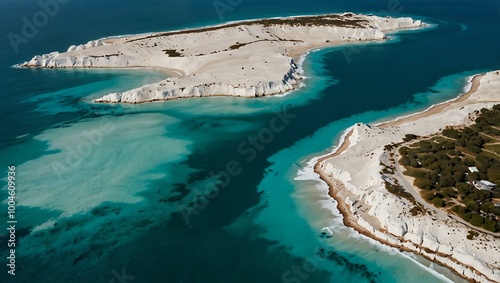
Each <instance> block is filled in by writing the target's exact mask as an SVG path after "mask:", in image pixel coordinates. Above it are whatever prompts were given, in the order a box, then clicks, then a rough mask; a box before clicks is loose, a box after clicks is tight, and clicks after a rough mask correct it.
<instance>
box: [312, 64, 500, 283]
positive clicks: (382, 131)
mask: <svg viewBox="0 0 500 283" xmlns="http://www.w3.org/2000/svg"><path fill="white" fill-rule="evenodd" d="M498 91H500V72H499V71H494V72H489V73H487V74H486V75H484V76H483V77H482V78H481V79H480V85H479V88H478V89H477V91H475V92H473V93H472V94H471V95H470V97H469V98H468V99H467V100H465V101H458V102H450V103H448V104H445V105H444V106H443V110H441V112H439V113H433V114H429V115H421V117H416V116H415V118H411V117H409V118H408V120H402V121H401V122H400V123H399V124H398V123H396V122H397V121H396V122H392V123H393V124H394V125H390V126H382V127H378V126H369V125H366V124H361V123H360V124H356V125H355V126H353V128H352V132H351V134H350V136H349V137H348V141H349V147H348V148H347V149H346V150H344V151H343V152H341V153H340V154H338V155H337V156H334V157H330V158H329V157H327V158H325V159H324V160H322V161H320V162H319V163H318V168H319V172H321V174H323V176H324V178H326V179H327V180H332V181H337V182H340V183H339V184H341V185H342V186H339V187H337V188H336V196H337V198H338V199H339V200H340V201H341V202H342V203H344V204H347V205H348V207H349V210H350V212H349V214H350V215H351V216H352V218H353V219H354V221H355V225H358V226H359V227H362V228H363V229H366V230H367V231H368V232H370V233H371V234H372V235H373V236H374V237H375V238H376V239H378V240H380V241H383V242H386V243H388V244H390V245H393V246H395V247H399V248H403V249H407V250H409V251H413V252H416V253H419V254H422V255H424V256H426V257H427V258H429V259H431V260H434V261H436V262H439V263H441V264H444V265H446V266H448V267H450V268H451V269H453V270H455V271H456V272H457V273H458V274H460V275H461V276H464V277H466V278H468V279H470V280H475V281H477V282H500V238H499V235H500V234H499V233H497V235H496V236H495V235H490V234H487V233H479V234H480V235H479V236H478V237H477V238H476V239H474V240H469V239H467V235H468V233H469V231H471V230H473V229H472V228H470V227H468V226H466V225H465V224H464V223H462V222H460V221H457V220H455V219H454V218H452V216H451V215H448V214H447V213H445V212H442V211H439V210H437V209H433V210H430V209H429V210H427V211H429V212H430V213H419V214H417V215H413V214H412V213H411V211H410V210H411V209H412V208H413V207H414V204H413V203H411V202H410V201H409V200H407V199H405V198H401V197H398V196H396V195H394V194H392V193H390V192H389V191H387V189H386V188H385V182H386V181H385V179H384V176H383V175H382V174H381V171H382V169H383V166H381V164H387V162H388V160H389V154H388V151H387V150H386V149H385V148H384V146H385V145H389V144H391V143H397V142H401V141H402V139H403V137H404V136H405V135H406V134H415V135H419V136H427V135H430V134H433V133H436V132H439V131H440V130H441V129H443V128H444V127H445V126H459V125H467V124H469V123H471V119H470V117H469V114H470V113H473V112H474V111H477V110H480V109H482V108H491V107H493V105H495V104H497V103H499V102H500V96H499V95H498ZM400 184H402V183H401V180H400ZM429 206H432V205H429ZM424 207H425V204H424Z"/></svg>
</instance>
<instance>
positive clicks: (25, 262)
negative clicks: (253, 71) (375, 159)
mask: <svg viewBox="0 0 500 283" xmlns="http://www.w3.org/2000/svg"><path fill="white" fill-rule="evenodd" d="M61 2H63V1H61ZM351 2H353V1H336V2H333V1H332V2H331V3H330V2H327V1H309V2H308V3H307V4H305V3H304V2H303V1H295V0H294V1H290V0H289V1H281V0H275V1H260V0H259V1H251V0H243V1H230V2H229V1H222V0H221V1H219V2H211V1H201V0H188V1H183V2H181V1H179V2H166V1H163V2H162V1H152V0H151V1H150V0H147V1H142V2H139V1H135V2H134V1H116V0H113V1H105V2H103V1H94V0H91V1H83V0H72V1H68V2H67V3H66V4H60V5H59V11H58V12H57V13H55V14H54V15H53V16H50V17H49V18H48V21H47V23H46V25H44V26H43V27H40V28H39V29H38V31H37V32H36V35H34V36H33V37H32V38H30V39H29V40H27V41H28V42H26V43H22V44H20V45H19V46H18V52H17V53H16V52H15V50H14V49H13V47H12V44H10V42H9V40H8V34H9V33H10V32H13V33H16V34H21V33H22V27H23V17H26V19H28V20H31V19H32V18H33V15H35V14H36V13H37V12H39V11H41V10H42V8H41V7H40V4H39V3H37V2H36V1H11V0H4V1H2V2H1V3H0V7H1V8H2V9H1V10H0V11H2V17H1V21H2V22H1V23H2V24H1V25H0V30H1V35H2V36H3V38H4V40H2V41H0V44H1V45H0V48H1V52H0V74H1V76H0V81H1V82H2V88H1V89H0V97H1V99H2V103H1V104H0V111H1V113H2V119H1V120H0V125H1V127H0V134H1V135H0V166H1V167H2V168H4V169H2V172H4V173H3V174H4V176H0V178H1V179H2V181H1V184H0V186H1V187H2V191H1V193H0V196H1V197H2V203H1V205H0V215H2V218H1V219H0V221H1V222H0V227H2V228H1V230H0V231H1V232H0V253H1V257H0V258H1V262H2V269H1V270H0V282H184V283H189V282H285V283H288V282H294V283H296V282H450V281H452V282H463V281H462V280H461V279H460V278H458V277H457V276H455V275H454V274H452V273H451V272H450V271H448V270H447V269H444V268H442V267H440V266H438V265H435V264H433V263H431V262H429V261H427V260H425V259H423V258H421V257H418V256H414V255H411V254H402V253H400V252H399V251H397V250H395V249H391V248H388V247H384V246H382V245H380V244H377V243H376V242H374V241H372V240H369V239H366V238H364V237H361V236H359V235H357V233H355V232H354V231H353V230H352V229H350V228H346V227H344V226H343V225H342V221H341V217H340V215H339V213H338V211H336V209H335V203H334V202H333V200H331V199H329V198H328V196H327V195H326V187H325V185H324V184H322V183H321V182H318V181H317V179H316V177H315V176H314V175H313V174H311V168H310V166H311V162H310V160H311V158H313V157H314V156H318V155H322V154H325V153H326V149H329V148H330V149H331V148H332V146H333V145H334V144H335V142H336V141H338V139H339V138H340V136H341V135H342V133H343V132H344V131H345V129H346V128H348V127H349V126H351V125H352V124H354V123H356V122H366V123H373V122H377V121H381V120H385V119H390V118H394V117H397V116H401V115H406V114H408V113H411V112H415V111H421V110H423V109H425V108H427V107H429V106H430V105H432V104H435V103H440V102H443V101H446V100H449V99H452V98H454V97H456V95H457V94H458V93H461V92H462V91H463V89H464V87H465V86H466V82H467V77H468V76H470V75H472V74H475V73H478V72H484V71H488V70H494V69H500V53H499V52H498V50H500V37H498V31H499V30H500V29H499V28H500V3H499V2H498V1H487V0H480V1H443V0H441V1H428V0H426V1H400V2H398V3H399V4H398V6H397V7H398V8H397V9H396V10H397V12H398V13H395V12H394V11H395V10H394V9H390V10H391V11H392V13H391V11H388V5H389V4H390V3H395V2H394V1H378V0H377V1H368V0H366V1H356V2H355V3H351ZM214 3H225V4H227V5H229V6H226V7H230V9H228V10H226V11H225V12H224V13H222V14H220V13H219V14H218V13H217V9H216V8H214ZM391 5H392V4H391ZM344 11H354V12H365V13H378V14H384V15H390V14H393V15H395V16H399V15H401V16H407V15H409V16H413V17H415V18H419V19H422V20H424V21H426V22H428V23H431V24H432V27H431V28H428V29H425V30H419V31H407V32H400V33H396V34H392V35H391V40H389V41H387V42H385V43H383V44H381V43H372V44H365V45H355V46H340V47H335V48H328V49H323V50H320V51H315V52H312V53H310V54H309V55H308V56H307V57H306V59H305V61H304V64H303V68H304V70H305V72H306V75H307V76H308V79H306V80H305V81H304V83H305V86H304V87H303V88H301V89H300V90H298V91H294V92H292V93H290V94H288V95H286V96H277V97H268V98H262V99H237V98H227V97H217V98H204V99H185V100H175V101H168V102H161V103H151V104H143V105H104V104H93V103H91V102H90V101H91V99H92V98H94V97H97V96H99V95H103V94H106V93H109V92H112V91H117V90H126V89H129V88H132V87H136V86H140V85H143V84H147V83H150V82H155V81H158V80H161V79H162V78H165V77H166V76H167V74H164V73H161V72H159V71H157V70H25V69H13V68H10V66H12V65H13V64H16V63H20V62H23V61H25V60H28V59H30V58H31V57H32V56H33V55H35V54H41V53H47V52H51V51H54V50H58V51H64V50H65V49H66V48H67V47H68V46H69V45H71V44H80V43H85V42H87V41H89V40H92V39H97V38H100V37H105V36H111V35H119V34H133V33H141V32H149V31H160V30H169V29H178V28H185V27H195V26H203V25H208V24H219V23H222V22H224V21H232V20H238V19H250V18H260V17H269V16H283V15H300V14H315V13H328V12H344ZM220 16H222V17H220ZM276 113H281V114H276ZM283 113H288V114H287V115H288V117H289V119H288V120H287V122H286V125H285V126H284V127H283V129H282V130H280V131H279V132H275V133H273V135H272V137H268V141H269V142H268V143H267V144H263V145H262V146H261V147H259V148H258V149H255V150H254V151H252V150H250V151H249V148H250V147H249V138H250V139H251V138H252V137H253V136H258V135H259V134H261V135H262V131H263V129H265V128H269V125H270V123H271V122H272V121H275V120H276V119H277V118H276V117H279V116H277V115H284V114H283ZM278 119H279V118H278ZM245 142H246V143H245ZM242 144H243V145H242ZM240 147H243V148H240ZM242 149H243V151H244V152H243V153H242ZM250 152H252V153H250ZM235 162H237V163H238V164H239V166H238V168H239V170H237V171H238V173H237V174H234V176H230V178H222V179H217V178H216V177H214V176H216V175H217V173H218V172H219V171H229V170H227V168H228V164H231V165H229V166H230V167H231V166H232V165H234V164H235ZM8 165H15V166H16V168H17V169H16V171H17V175H18V179H17V201H18V204H17V209H16V219H17V220H18V223H17V224H16V225H17V226H16V227H17V230H16V236H17V240H18V242H17V244H18V245H17V247H16V276H11V275H9V274H7V267H6V265H5V262H6V257H7V255H8V250H7V249H8V248H7V243H6V241H7V237H8V234H7V233H5V232H4V231H6V230H5V226H4V225H6V218H4V217H6V215H7V205H6V202H4V200H6V199H7V191H6V186H5V185H6V180H5V177H6V176H7V173H6V172H7V166H8ZM214 187H219V188H220V190H218V191H215V190H208V191H207V188H214ZM195 207H197V209H194V208H195ZM2 211H3V212H2ZM4 212H5V213H4ZM4 219H5V220H4ZM322 227H330V228H331V229H332V230H333V231H334V234H333V235H332V237H331V238H324V237H321V235H320V230H321V228H322ZM297 268H300V271H297Z"/></svg>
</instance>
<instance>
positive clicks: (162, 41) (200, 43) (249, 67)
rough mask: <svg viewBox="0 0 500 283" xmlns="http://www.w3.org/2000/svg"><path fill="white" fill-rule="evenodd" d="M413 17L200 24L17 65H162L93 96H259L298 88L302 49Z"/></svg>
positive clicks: (408, 22)
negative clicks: (141, 80)
mask: <svg viewBox="0 0 500 283" xmlns="http://www.w3.org/2000/svg"><path fill="white" fill-rule="evenodd" d="M423 25H424V24H423V23H422V22H421V21H420V20H413V19H411V18H390V17H377V16H366V15H356V14H352V13H344V14H330V15H319V16H299V17H288V18H272V19H260V20H249V21H240V22H234V23H227V24H223V25H218V26H210V27H204V28H198V29H189V30H179V31H171V32H161V33H149V34H141V35H134V36H120V37H113V38H105V39H100V40H94V41H90V42H88V43H87V44H83V45H78V46H76V45H72V46H70V47H69V48H68V50H67V51H66V52H63V53H58V52H52V53H50V54H45V55H41V56H35V57H33V58H32V59H31V60H30V61H27V62H24V63H22V64H19V65H18V66H19V67H33V68H161V69H165V70H168V71H170V72H169V73H170V74H171V76H170V77H169V78H167V79H165V80H163V81H160V82H158V83H153V84H149V85H145V86H142V87H139V88H136V89H132V90H128V91H125V92H119V93H110V94H107V95H105V96H103V97H101V98H98V99H96V100H95V102H109V103H120V102H121V103H143V102H151V101H162V100H169V99H176V98H187V97H206V96H236V97H260V96H268V95H273V94H281V93H285V92H288V91H290V90H293V89H295V88H296V87H297V86H298V85H299V81H300V80H301V79H302V77H303V74H302V70H301V68H300V63H299V61H300V58H301V55H303V54H304V53H306V52H307V51H308V50H311V49H316V48H321V47H326V46H333V45H339V44H343V43H353V42H363V41H373V40H384V39H385V38H386V34H385V33H386V32H391V31H396V30H401V29H410V28H419V27H422V26H423Z"/></svg>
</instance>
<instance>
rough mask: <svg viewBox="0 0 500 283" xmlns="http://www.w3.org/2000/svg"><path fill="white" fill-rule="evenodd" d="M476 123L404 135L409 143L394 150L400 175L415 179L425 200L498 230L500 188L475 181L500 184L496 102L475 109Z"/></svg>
mask: <svg viewBox="0 0 500 283" xmlns="http://www.w3.org/2000/svg"><path fill="white" fill-rule="evenodd" d="M475 114H476V115H478V116H477V118H476V120H475V124H473V125H471V126H468V127H461V128H452V127H447V128H446V129H444V130H442V131H441V132H440V133H438V134H436V135H433V136H431V137H426V138H420V137H418V136H415V135H406V136H405V138H404V139H403V141H404V142H411V141H414V142H413V143H411V144H410V145H408V146H403V147H401V148H400V149H399V153H400V154H401V159H400V161H399V162H400V163H401V165H403V166H404V167H405V168H406V171H405V172H404V174H406V175H409V176H412V177H414V178H415V181H414V185H415V186H416V187H418V188H420V189H422V190H425V192H423V193H422V195H423V197H424V199H425V200H426V201H428V202H429V203H432V204H434V206H436V207H439V208H442V207H450V208H451V211H453V212H454V213H455V214H457V215H458V216H460V217H461V218H462V219H464V220H466V221H467V222H469V223H470V224H472V225H474V226H478V227H482V228H484V229H487V230H489V231H492V232H497V231H500V224H499V216H500V207H498V206H495V205H494V204H493V201H492V199H493V198H500V189H499V188H498V187H496V188H494V189H493V190H489V189H486V188H484V187H481V186H479V185H478V187H479V188H480V189H478V188H476V186H475V184H477V182H479V181H481V180H486V181H489V182H491V183H494V184H496V185H498V184H500V155H499V151H500V104H497V105H495V106H494V107H493V108H492V109H481V111H477V112H476V113H475Z"/></svg>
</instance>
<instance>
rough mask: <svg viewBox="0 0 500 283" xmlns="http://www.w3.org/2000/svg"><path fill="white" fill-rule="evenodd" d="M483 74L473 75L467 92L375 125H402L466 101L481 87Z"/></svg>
mask: <svg viewBox="0 0 500 283" xmlns="http://www.w3.org/2000/svg"><path fill="white" fill-rule="evenodd" d="M483 76H484V75H483V74H480V75H474V76H472V78H471V80H470V87H469V89H468V90H467V91H466V92H465V93H463V94H459V95H458V96H457V97H455V98H452V99H450V100H447V101H444V102H441V103H438V104H434V105H431V106H430V107H429V108H427V109H425V110H423V111H421V112H417V113H412V114H409V115H406V116H403V117H396V118H395V119H392V120H389V121H386V122H379V123H377V124H374V126H377V127H382V128H388V127H393V126H399V125H401V124H403V123H407V122H411V121H414V120H418V119H420V118H423V117H427V116H430V115H434V114H439V113H441V112H442V111H443V110H444V109H445V108H447V107H449V106H450V105H452V104H453V103H459V102H464V101H466V100H467V99H468V98H469V97H470V96H471V95H472V94H473V93H474V92H476V91H477V89H478V88H479V86H480V84H481V83H480V80H481V78H482V77H483Z"/></svg>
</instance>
